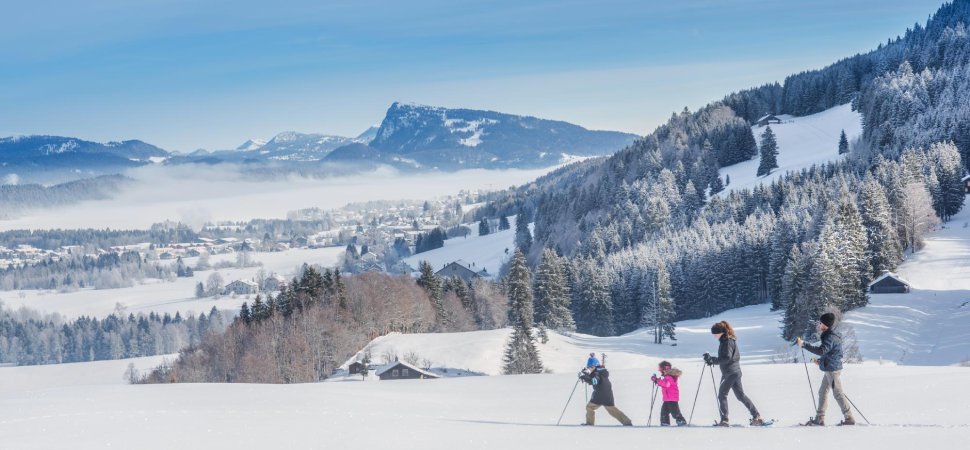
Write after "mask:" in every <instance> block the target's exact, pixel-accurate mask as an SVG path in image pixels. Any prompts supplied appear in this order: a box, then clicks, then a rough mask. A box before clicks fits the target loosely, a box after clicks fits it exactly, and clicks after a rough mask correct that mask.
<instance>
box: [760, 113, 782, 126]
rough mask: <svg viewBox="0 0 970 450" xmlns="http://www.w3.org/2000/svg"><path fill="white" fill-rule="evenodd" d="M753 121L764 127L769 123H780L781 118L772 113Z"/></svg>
mask: <svg viewBox="0 0 970 450" xmlns="http://www.w3.org/2000/svg"><path fill="white" fill-rule="evenodd" d="M754 123H755V125H758V126H759V127H764V126H768V125H771V124H773V123H781V119H779V118H778V117H777V116H775V115H774V114H766V115H765V116H764V117H762V118H760V119H758V120H756V121H755V122H754Z"/></svg>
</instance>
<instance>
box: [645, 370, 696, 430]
mask: <svg viewBox="0 0 970 450" xmlns="http://www.w3.org/2000/svg"><path fill="white" fill-rule="evenodd" d="M657 368H658V369H659V370H660V375H661V376H660V378H657V375H653V376H651V377H650V379H651V380H652V381H653V382H654V384H656V385H657V386H660V391H661V392H662V393H663V401H664V403H663V405H662V406H661V407H660V426H662V427H669V426H670V416H671V415H672V416H674V420H676V421H677V426H678V427H682V426H684V425H687V421H686V420H684V415H683V414H681V413H680V403H679V402H680V388H679V387H677V379H678V378H680V375H681V374H682V373H683V372H681V371H680V369H677V368H675V367H673V366H671V365H670V363H669V362H667V361H663V362H661V363H660V366H658V367H657Z"/></svg>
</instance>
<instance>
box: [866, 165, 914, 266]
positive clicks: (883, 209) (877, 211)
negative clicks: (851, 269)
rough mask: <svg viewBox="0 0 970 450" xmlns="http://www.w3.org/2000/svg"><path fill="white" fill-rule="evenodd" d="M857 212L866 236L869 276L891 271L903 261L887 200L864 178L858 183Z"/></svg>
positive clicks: (880, 187) (878, 187)
mask: <svg viewBox="0 0 970 450" xmlns="http://www.w3.org/2000/svg"><path fill="white" fill-rule="evenodd" d="M859 213H860V214H861V215H862V226H863V227H864V228H865V230H866V235H867V237H868V239H867V245H866V260H867V261H869V263H870V264H871V265H872V274H873V275H875V276H878V275H880V274H882V273H883V272H885V271H887V270H894V269H895V268H896V266H897V265H898V264H899V263H900V262H901V261H902V259H903V249H902V245H901V244H900V242H899V235H898V234H897V233H896V227H895V225H894V224H893V221H892V211H891V210H890V207H889V200H888V199H887V198H886V193H885V192H884V191H883V188H882V186H881V185H880V184H879V182H878V181H876V180H875V179H872V178H868V179H866V181H865V182H864V183H863V184H862V189H861V191H860V192H859Z"/></svg>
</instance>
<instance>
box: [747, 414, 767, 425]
mask: <svg viewBox="0 0 970 450" xmlns="http://www.w3.org/2000/svg"><path fill="white" fill-rule="evenodd" d="M750 424H751V426H753V427H760V426H762V425H764V424H765V420H764V419H762V418H761V416H758V417H755V418H754V419H751V422H750Z"/></svg>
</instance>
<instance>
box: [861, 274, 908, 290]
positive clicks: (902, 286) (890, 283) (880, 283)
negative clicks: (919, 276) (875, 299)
mask: <svg viewBox="0 0 970 450" xmlns="http://www.w3.org/2000/svg"><path fill="white" fill-rule="evenodd" d="M909 287H910V285H909V282H908V281H906V280H904V279H902V278H900V277H899V275H896V274H894V273H892V272H888V271H887V272H886V273H884V274H882V276H880V277H879V278H876V279H875V281H873V282H872V283H869V293H870V294H906V293H908V292H909Z"/></svg>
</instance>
